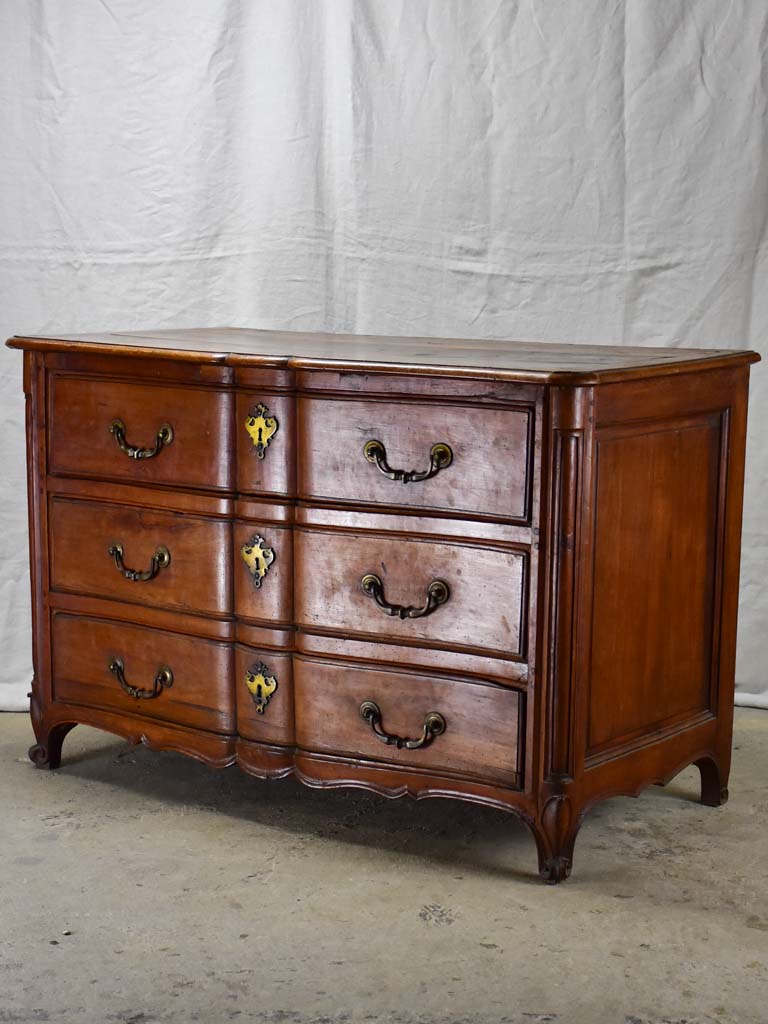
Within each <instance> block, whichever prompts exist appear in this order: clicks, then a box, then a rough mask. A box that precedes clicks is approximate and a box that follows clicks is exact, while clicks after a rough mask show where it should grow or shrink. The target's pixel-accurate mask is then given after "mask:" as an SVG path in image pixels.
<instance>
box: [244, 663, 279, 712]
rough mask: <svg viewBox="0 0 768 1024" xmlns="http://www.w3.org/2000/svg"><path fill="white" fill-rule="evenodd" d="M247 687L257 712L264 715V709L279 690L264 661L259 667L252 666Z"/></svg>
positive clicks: (247, 678)
mask: <svg viewBox="0 0 768 1024" xmlns="http://www.w3.org/2000/svg"><path fill="white" fill-rule="evenodd" d="M245 685H246V686H247V687H248V692H249V693H250V695H251V697H252V698H253V703H254V705H255V706H256V710H257V712H258V713H259V714H260V715H263V714H264V709H265V708H266V706H267V704H269V702H270V700H271V699H272V695H273V693H274V692H275V690H276V689H277V679H276V678H275V676H271V675H270V674H269V669H268V668H267V666H266V665H265V664H264V662H263V661H260V662H259V663H258V664H257V665H251V667H250V668H249V669H248V670H247V671H246V673H245Z"/></svg>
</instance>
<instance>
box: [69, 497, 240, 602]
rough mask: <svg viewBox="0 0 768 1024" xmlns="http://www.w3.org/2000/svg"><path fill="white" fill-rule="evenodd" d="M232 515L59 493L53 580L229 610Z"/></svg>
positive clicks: (74, 588)
mask: <svg viewBox="0 0 768 1024" xmlns="http://www.w3.org/2000/svg"><path fill="white" fill-rule="evenodd" d="M230 531H231V526H230V523H229V522H226V521H221V520H217V519H204V518H203V517H201V516H192V515H188V514H186V513H185V514H184V515H179V514H176V513H174V512H160V511H149V510H147V509H140V508H131V507H126V506H122V505H108V504H103V503H101V502H95V501H83V500H77V499H71V498H58V497H54V498H52V499H51V505H50V533H51V587H52V588H53V589H54V590H64V591H69V592H71V593H78V594H87V595H92V596H95V597H109V598H116V599H118V600H122V601H138V602H141V603H142V604H152V605H156V606H158V607H166V608H179V609H185V610H189V611H193V612H206V613H209V614H214V615H217V614H218V615H226V614H228V612H229V610H230V592H231V566H230V558H229V551H230Z"/></svg>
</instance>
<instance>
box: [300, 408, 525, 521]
mask: <svg viewBox="0 0 768 1024" xmlns="http://www.w3.org/2000/svg"><path fill="white" fill-rule="evenodd" d="M298 413H299V433H300V435H301V437H302V440H303V445H302V449H301V474H300V479H299V496H300V497H302V498H304V499H306V500H308V501H311V500H314V499H318V498H319V499H330V500H337V501H343V502H353V503H354V504H361V505H381V504H384V505H391V506H397V505H407V506H409V507H410V508H413V509H419V510H422V509H424V510H428V509H441V510H446V511H450V512H463V513H476V514H480V515H483V516H496V517H499V518H503V519H509V520H514V521H516V522H522V523H526V522H528V521H529V518H530V486H529V485H530V460H531V447H530V445H531V437H530V434H531V426H532V407H531V408H530V409H527V410H526V409H489V408H473V407H471V406H452V405H434V404H433V405H427V404H425V403H419V402H400V403H397V402H371V401H368V402H357V401H351V400H349V401H334V400H329V399H310V398H302V399H300V400H299V407H298ZM370 440H378V441H380V442H381V443H382V444H383V445H384V448H385V449H386V457H387V462H388V463H389V465H390V466H391V467H393V468H394V469H401V470H405V471H410V470H416V471H422V472H423V471H425V470H427V469H428V468H429V466H430V451H431V448H432V446H433V445H434V444H438V443H440V444H446V445H448V446H449V447H450V448H451V450H452V452H453V460H452V462H451V464H450V465H449V466H447V467H446V468H444V469H441V470H440V471H439V472H438V473H437V474H436V475H435V476H433V477H432V478H431V479H428V480H421V481H412V482H410V483H407V484H403V483H402V482H401V481H399V480H391V479H389V478H388V477H386V476H384V475H383V474H382V473H381V472H380V470H379V469H378V467H377V466H376V465H373V464H371V463H370V462H368V461H367V459H366V458H365V456H364V454H363V448H364V446H365V444H366V442H367V441H370Z"/></svg>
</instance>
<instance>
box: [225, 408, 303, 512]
mask: <svg viewBox="0 0 768 1024" xmlns="http://www.w3.org/2000/svg"><path fill="white" fill-rule="evenodd" d="M236 406H237V413H236V429H237V489H238V491H240V492H241V493H243V494H286V495H287V494H293V493H294V491H295V488H296V480H295V475H296V474H295V465H296V440H295V436H296V430H295V421H296V415H295V401H294V398H293V396H291V395H275V394H268V393H261V392H254V393H251V392H240V393H238V395H237V402H236Z"/></svg>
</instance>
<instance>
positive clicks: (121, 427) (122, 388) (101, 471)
mask: <svg viewBox="0 0 768 1024" xmlns="http://www.w3.org/2000/svg"><path fill="white" fill-rule="evenodd" d="M49 399H50V430H49V441H48V445H49V450H48V451H49V467H50V471H51V472H52V473H62V474H66V475H68V476H96V477H109V478H113V479H121V480H130V481H135V482H137V483H148V484H155V483H157V484H175V485H178V484H181V485H186V486H188V487H201V488H206V489H213V490H222V489H228V488H230V487H231V479H230V459H229V457H228V453H229V451H230V449H231V447H232V436H231V435H232V419H233V413H232V396H231V394H228V393H227V392H222V391H211V390H207V389H205V390H203V389H193V388H180V387H174V388H169V387H158V386H153V385H151V384H125V383H120V382H115V381H95V380H86V379H81V378H77V377H61V376H57V375H52V377H51V384H50V396H49ZM167 427H170V431H168V430H167V429H166V428H167Z"/></svg>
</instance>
